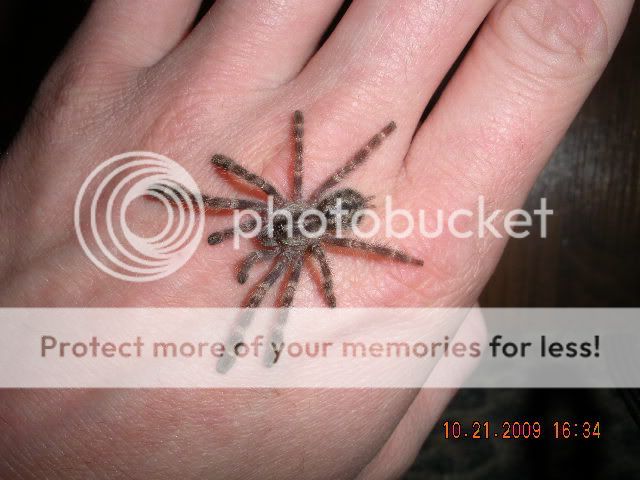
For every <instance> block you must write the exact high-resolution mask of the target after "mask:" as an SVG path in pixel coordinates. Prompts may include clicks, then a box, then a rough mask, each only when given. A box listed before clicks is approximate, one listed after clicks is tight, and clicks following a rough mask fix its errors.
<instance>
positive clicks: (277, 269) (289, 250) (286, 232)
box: [153, 110, 423, 309]
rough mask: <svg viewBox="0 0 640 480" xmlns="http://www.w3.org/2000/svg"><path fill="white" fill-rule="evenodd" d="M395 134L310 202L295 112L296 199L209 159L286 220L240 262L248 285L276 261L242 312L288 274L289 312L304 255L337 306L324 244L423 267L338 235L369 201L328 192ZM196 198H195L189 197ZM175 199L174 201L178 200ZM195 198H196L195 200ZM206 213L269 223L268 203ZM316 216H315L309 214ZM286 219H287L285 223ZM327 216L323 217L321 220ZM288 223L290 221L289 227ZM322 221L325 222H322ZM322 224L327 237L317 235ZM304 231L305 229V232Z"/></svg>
mask: <svg viewBox="0 0 640 480" xmlns="http://www.w3.org/2000/svg"><path fill="white" fill-rule="evenodd" d="M395 129H396V124H395V122H390V123H388V124H387V125H386V126H385V127H384V128H383V129H382V130H380V131H379V132H378V133H377V134H375V135H374V136H373V137H371V139H370V140H369V141H368V142H367V143H366V145H364V146H363V147H362V148H360V149H359V150H358V151H357V152H356V153H355V155H353V156H352V157H351V159H350V160H349V161H347V163H346V164H345V165H344V166H342V167H341V168H339V169H338V170H336V171H335V172H334V173H333V175H331V176H330V177H328V178H327V179H326V180H325V181H324V182H323V183H322V184H320V186H319V187H318V188H316V189H315V191H313V193H312V194H311V195H310V196H309V197H308V198H303V194H302V193H303V192H302V180H303V160H304V145H303V137H304V116H303V114H302V112H301V111H299V110H297V111H295V112H294V114H293V139H294V143H295V159H294V164H293V196H292V198H290V199H288V198H285V197H284V196H283V195H282V194H281V193H280V192H278V190H277V189H276V188H275V187H274V186H273V185H272V184H270V183H269V182H268V181H267V180H265V179H264V178H262V177H261V176H259V175H256V174H255V173H252V172H250V171H249V170H247V169H246V168H244V167H243V166H241V165H239V164H238V163H237V162H235V161H234V160H232V159H231V158H229V157H227V156H225V155H220V154H216V155H214V156H213V158H212V159H211V161H212V163H213V164H214V165H215V166H216V167H218V168H220V169H222V170H224V171H226V172H229V173H230V174H233V175H235V176H237V177H239V178H241V179H242V180H244V181H246V182H247V183H249V184H251V185H253V186H255V187H257V188H259V189H260V190H262V191H263V192H264V193H266V194H267V195H268V196H269V197H271V198H272V200H273V206H274V207H275V208H277V209H278V211H280V212H282V211H286V212H288V213H289V215H290V216H288V215H277V216H276V215H272V216H271V220H270V221H267V222H266V224H265V222H264V221H263V223H262V224H263V225H264V226H261V228H260V231H259V233H258V236H257V238H258V241H259V244H260V245H261V247H263V248H262V249H259V250H256V251H254V252H252V253H250V254H249V255H248V256H246V257H245V258H244V260H242V262H241V264H240V269H239V272H238V276H237V280H238V282H239V283H240V284H244V283H245V282H246V281H247V279H248V275H249V271H250V270H251V268H252V267H253V266H254V265H256V264H257V263H259V262H264V261H268V260H273V262H274V263H273V266H272V267H271V269H270V270H269V272H268V273H267V275H266V276H265V277H264V278H263V280H262V281H261V282H260V283H259V284H258V285H257V286H256V288H255V289H254V290H253V292H252V293H251V294H250V295H249V297H248V300H247V301H246V304H245V305H244V307H246V308H256V307H258V306H259V305H260V304H261V302H262V300H263V299H264V297H265V295H266V294H267V292H268V291H269V290H270V289H271V287H273V285H274V284H275V283H276V282H277V281H278V279H279V278H280V277H282V275H283V274H284V273H285V271H286V270H287V269H288V270H289V277H288V283H287V285H286V288H285V290H284V293H283V295H282V298H281V301H280V303H281V308H283V309H287V308H289V307H290V306H291V305H292V303H293V297H294V294H295V291H296V288H297V286H298V281H299V279H300V273H301V271H302V265H303V260H304V258H305V256H307V255H311V256H312V257H314V258H315V260H316V261H317V262H318V264H319V266H320V272H321V274H322V291H323V294H324V299H325V301H326V303H327V304H328V305H329V306H330V307H335V306H336V297H335V294H334V288H333V275H332V272H331V268H330V266H329V262H328V261H327V256H326V252H325V248H324V247H325V245H333V246H337V247H343V248H346V249H354V250H362V251H365V252H369V253H373V254H377V255H380V256H382V257H386V258H388V259H391V260H394V261H398V262H403V263H408V264H412V265H418V266H422V265H423V261H422V260H421V259H418V258H415V257H413V256H411V255H409V254H408V253H405V252H403V251H401V250H397V249H393V248H389V247H387V246H384V245H379V244H376V243H371V242H365V241H361V240H358V239H354V238H343V237H341V236H339V235H337V234H336V233H337V230H338V229H339V227H340V231H342V228H345V229H349V228H350V227H352V225H353V224H354V223H352V222H355V224H358V223H359V222H360V221H361V220H362V215H360V213H361V211H362V210H363V209H365V208H370V207H371V205H370V204H369V200H371V198H372V197H365V196H364V195H362V194H361V193H359V192H358V191H356V190H354V189H352V188H342V189H339V190H334V191H332V192H330V190H331V189H333V188H334V187H335V186H336V185H338V184H339V183H340V182H342V180H344V179H345V178H346V177H347V176H348V175H349V174H351V173H352V172H353V171H354V170H355V169H356V168H358V167H359V166H360V165H362V164H363V163H364V162H365V161H366V160H367V159H368V158H369V156H370V155H371V153H372V152H373V151H374V150H376V149H377V148H378V147H379V146H380V145H381V144H382V142H383V141H384V139H385V138H386V137H387V136H388V135H390V134H391V133H393V131H394V130H395ZM153 190H155V191H156V192H158V193H161V194H163V195H164V196H165V197H166V198H168V199H170V200H171V198H169V196H168V194H167V192H166V190H165V191H163V189H162V188H154V189H153ZM190 195H193V194H190ZM174 198H175V197H174ZM193 198H194V197H193V196H192V199H193ZM201 198H202V202H203V204H204V206H205V209H209V210H252V211H254V212H256V213H258V214H259V215H260V218H261V219H263V220H264V219H265V217H266V216H267V215H266V214H267V211H268V205H269V204H268V203H267V202H265V201H262V200H252V199H238V198H222V197H214V196H210V195H202V197H201ZM310 211H314V212H315V213H316V214H315V216H311V215H308V214H309V212H310ZM305 212H307V214H306V215H305ZM287 217H288V218H287ZM321 217H324V218H321ZM289 219H292V220H293V222H291V221H290V220H289ZM323 220H324V221H323ZM323 223H324V230H323V232H324V233H323V234H321V235H308V233H306V232H309V233H317V232H319V228H321V227H322V224H323ZM256 226H257V222H256V220H255V219H252V220H249V221H247V222H243V223H241V224H240V228H241V229H242V230H243V231H245V232H246V231H249V230H252V229H254V228H256ZM303 227H304V230H303ZM234 233H235V232H234V228H227V229H225V230H221V231H217V232H213V233H212V234H210V235H209V237H208V243H209V245H217V244H220V243H222V242H223V241H225V240H226V239H228V238H231V237H232V236H233V235H234Z"/></svg>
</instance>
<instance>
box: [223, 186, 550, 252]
mask: <svg viewBox="0 0 640 480" xmlns="http://www.w3.org/2000/svg"><path fill="white" fill-rule="evenodd" d="M347 203H348V202H347ZM383 203H384V205H383V206H382V208H381V210H382V211H384V215H383V216H382V217H381V216H380V215H379V214H378V212H377V211H376V210H374V209H372V208H363V209H357V210H354V209H353V208H352V206H349V205H348V204H347V205H346V206H345V202H343V200H342V199H341V198H337V199H336V204H335V205H334V206H332V208H331V209H327V210H318V209H317V208H315V207H313V206H309V207H305V206H296V207H295V208H291V207H287V208H280V209H274V203H273V198H272V197H269V199H268V202H267V208H266V211H264V212H257V211H255V210H236V211H235V212H234V215H233V222H234V223H233V227H234V228H233V230H234V247H235V248H239V246H240V239H241V238H255V237H260V238H261V239H262V240H264V239H274V238H276V239H277V238H280V239H282V238H284V237H287V238H296V237H299V236H301V237H305V238H309V239H315V238H320V237H322V236H323V235H325V234H330V235H331V236H336V237H343V236H344V234H345V232H349V233H350V235H349V236H355V237H356V238H361V239H365V240H368V239H371V238H373V237H376V236H383V237H384V238H386V239H402V238H407V237H409V236H414V235H419V236H422V237H424V238H427V239H433V238H438V237H440V236H441V235H443V234H447V235H449V236H451V237H455V238H461V239H464V238H471V237H474V236H475V237H478V238H484V237H488V236H493V237H495V238H504V237H505V236H506V237H512V238H525V237H527V236H529V235H530V234H531V233H532V232H533V228H534V226H535V225H534V224H535V223H537V224H538V225H537V226H538V227H539V234H540V238H546V237H547V220H548V216H550V215H552V214H553V210H551V209H549V208H547V199H546V198H544V197H543V198H541V199H540V206H539V208H535V209H534V210H533V214H531V213H530V212H528V211H527V210H523V209H514V210H508V211H503V210H500V209H495V210H489V209H488V208H487V205H486V201H485V198H484V196H482V195H480V196H479V197H478V200H477V205H475V206H474V209H473V210H471V209H468V208H458V209H453V210H449V211H447V212H445V211H444V210H443V209H431V210H425V209H419V210H417V215H416V211H409V210H406V209H402V208H395V207H394V206H393V200H392V198H391V196H389V195H387V196H386V197H385V199H384V202H383ZM246 217H250V221H249V222H246ZM534 217H538V221H537V222H534ZM364 220H367V221H366V222H365V221H364ZM365 225H366V226H365Z"/></svg>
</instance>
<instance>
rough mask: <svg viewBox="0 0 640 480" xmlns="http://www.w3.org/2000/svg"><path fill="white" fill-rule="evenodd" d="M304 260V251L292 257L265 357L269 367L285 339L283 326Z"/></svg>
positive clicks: (287, 316) (266, 364)
mask: <svg viewBox="0 0 640 480" xmlns="http://www.w3.org/2000/svg"><path fill="white" fill-rule="evenodd" d="M303 261H304V255H303V254H302V253H300V254H298V255H297V256H295V257H294V258H293V259H292V262H293V266H292V267H291V273H290V274H289V279H288V280H287V286H286V288H285V290H284V294H283V295H282V300H281V304H280V310H279V315H278V322H277V323H276V325H275V326H274V327H273V330H272V331H271V338H270V340H269V345H271V348H270V349H267V352H266V355H265V358H264V364H265V366H267V367H271V366H273V364H274V363H275V361H276V356H275V349H276V348H277V347H278V346H280V345H281V344H282V342H283V341H284V333H283V328H284V326H285V325H286V323H287V319H288V318H289V308H290V307H291V305H292V304H293V296H294V294H295V293H296V289H297V288H298V281H299V280H300V273H301V272H302V264H303Z"/></svg>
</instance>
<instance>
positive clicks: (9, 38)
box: [0, 0, 640, 479]
mask: <svg viewBox="0 0 640 480" xmlns="http://www.w3.org/2000/svg"><path fill="white" fill-rule="evenodd" d="M613 1H615V0H613ZM206 3H211V2H206ZM88 5H89V1H88V0H67V1H65V2H57V1H38V2H35V1H31V2H29V1H24V0H0V52H1V54H2V58H3V62H2V74H0V108H1V111H2V115H0V152H4V151H5V150H6V149H7V147H8V145H9V143H10V141H11V139H12V138H13V136H14V135H15V133H16V132H17V130H18V128H19V127H20V124H21V122H22V120H23V118H24V115H25V113H26V111H27V110H28V108H29V104H30V103H31V100H32V98H33V95H34V93H35V90H36V88H37V86H38V84H39V83H40V81H41V80H42V77H43V76H44V74H45V73H46V71H47V69H48V68H49V66H50V65H51V63H52V61H53V60H54V59H55V57H56V56H57V55H58V53H59V52H60V50H61V48H62V47H63V46H64V44H65V42H66V40H67V39H68V37H69V35H70V34H71V32H73V30H74V29H75V27H76V26H77V25H78V23H79V22H80V20H81V19H82V17H83V15H84V13H85V11H86V8H87V6H88ZM345 9H346V6H345V8H343V11H344V10H345ZM639 20H640V7H639V6H638V4H636V7H635V8H634V11H633V14H632V17H631V20H630V23H629V27H628V28H627V30H626V32H625V35H624V37H623V39H622V42H621V44H620V46H619V47H618V50H617V51H616V53H615V55H614V58H613V60H612V61H611V64H610V65H609V67H608V68H607V70H606V72H605V73H604V75H603V77H602V79H601V81H600V82H599V84H598V85H597V87H596V89H595V90H594V91H593V93H592V94H591V96H590V98H589V100H588V101H587V102H586V104H585V106H584V108H583V109H582V111H581V112H580V114H579V116H578V118H577V119H576V121H575V122H574V124H573V126H572V127H571V129H570V130H569V132H568V134H567V136H566V138H565V139H564V141H563V142H562V144H561V145H560V146H559V147H558V149H557V151H556V153H555V155H554V156H553V158H552V159H551V161H550V163H549V165H548V166H547V168H546V169H545V171H544V172H543V174H542V176H541V177H540V179H539V180H538V182H537V184H536V186H535V187H534V189H533V191H532V193H531V195H530V199H529V201H528V202H527V206H528V207H529V208H533V207H534V204H537V201H538V199H539V198H540V197H542V196H544V197H546V198H547V200H548V204H549V207H550V208H552V209H553V210H554V215H553V216H552V217H551V221H550V226H549V235H548V238H546V239H541V238H536V237H535V236H531V237H529V238H526V239H522V240H512V241H511V242H510V243H509V245H508V246H507V249H506V251H505V254H504V256H503V258H502V260H501V262H500V265H499V266H498V268H497V270H496V272H495V274H494V275H493V277H492V279H491V281H490V282H489V284H488V285H487V287H486V289H485V291H484V293H483V294H482V297H481V305H482V306H486V307H640V288H639V287H638V283H639V281H638V278H637V275H638V273H639V272H640V268H639V267H640V254H639V252H638V247H639V246H640V53H639V52H640V50H639V49H640V22H639ZM639 412H640V396H639V395H638V393H637V392H636V391H629V390H504V389H501V390H464V391H461V392H460V393H459V394H458V396H457V397H456V399H455V400H454V401H453V402H452V404H451V405H450V406H449V407H448V409H447V411H446V412H445V413H444V415H443V418H442V421H444V420H447V419H449V420H451V421H453V420H458V421H461V422H462V423H463V424H467V425H469V424H470V423H471V422H472V421H474V420H482V421H484V420H488V421H491V422H492V424H494V425H499V424H501V423H502V421H505V420H511V421H515V420H520V421H525V420H529V421H533V420H540V421H542V422H543V424H545V426H546V427H547V430H550V427H551V422H553V420H554V419H568V420H570V421H577V422H582V421H584V420H591V421H600V423H601V432H602V435H601V437H600V438H599V439H589V440H564V441H561V440H551V439H548V438H547V439H541V440H531V439H530V440H494V439H491V440H458V441H455V440H444V438H443V430H442V423H439V424H438V425H437V426H436V428H435V430H434V432H433V434H432V435H431V436H430V438H429V439H428V440H427V442H426V443H425V445H424V448H423V449H422V451H421V453H420V455H419V456H418V459H417V460H416V462H415V464H414V466H413V467H412V469H411V471H410V472H409V473H408V474H407V478H409V479H421V478H449V479H458V478H460V479H463V478H464V479H466V478H487V477H494V478H515V477H518V478H553V477H557V476H559V475H560V474H565V473H570V472H573V473H576V474H577V473H579V472H580V473H582V476H583V478H640V429H639V428H638V425H640V422H639V419H640V415H639Z"/></svg>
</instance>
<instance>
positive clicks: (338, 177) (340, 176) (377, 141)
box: [311, 122, 396, 202]
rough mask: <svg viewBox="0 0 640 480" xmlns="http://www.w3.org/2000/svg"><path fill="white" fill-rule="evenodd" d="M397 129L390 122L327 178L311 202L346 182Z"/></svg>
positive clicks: (315, 192) (312, 196)
mask: <svg viewBox="0 0 640 480" xmlns="http://www.w3.org/2000/svg"><path fill="white" fill-rule="evenodd" d="M395 129H396V123H395V122H390V123H389V124H388V125H387V126H385V127H384V128H383V129H382V130H380V131H379V132H378V133H376V134H375V135H374V136H373V137H371V139H370V140H369V141H368V142H367V144H366V145H365V146H364V147H362V148H361V149H360V150H358V151H357V152H356V153H355V155H354V156H353V157H351V159H350V160H349V161H348V162H347V163H346V164H345V165H343V166H342V167H340V168H339V169H338V170H336V171H335V172H334V173H333V175H331V176H330V177H329V178H327V179H326V180H325V181H324V182H323V183H322V184H321V185H320V186H319V187H318V188H317V189H316V190H315V191H314V192H313V195H311V201H312V202H314V201H317V200H318V199H319V198H320V196H321V195H322V194H323V193H324V192H326V191H327V190H329V189H330V188H333V187H335V186H336V185H337V184H338V183H340V182H341V181H342V180H344V178H345V177H347V176H348V175H350V174H351V172H353V171H354V170H355V169H356V168H358V167H359V166H360V165H362V164H363V163H364V162H365V161H366V160H367V158H369V155H370V154H371V152H372V151H374V150H375V149H376V148H378V147H379V146H380V145H381V144H382V142H383V141H384V139H385V138H387V137H388V136H389V135H390V134H391V133H393V131H394V130H395Z"/></svg>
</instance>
